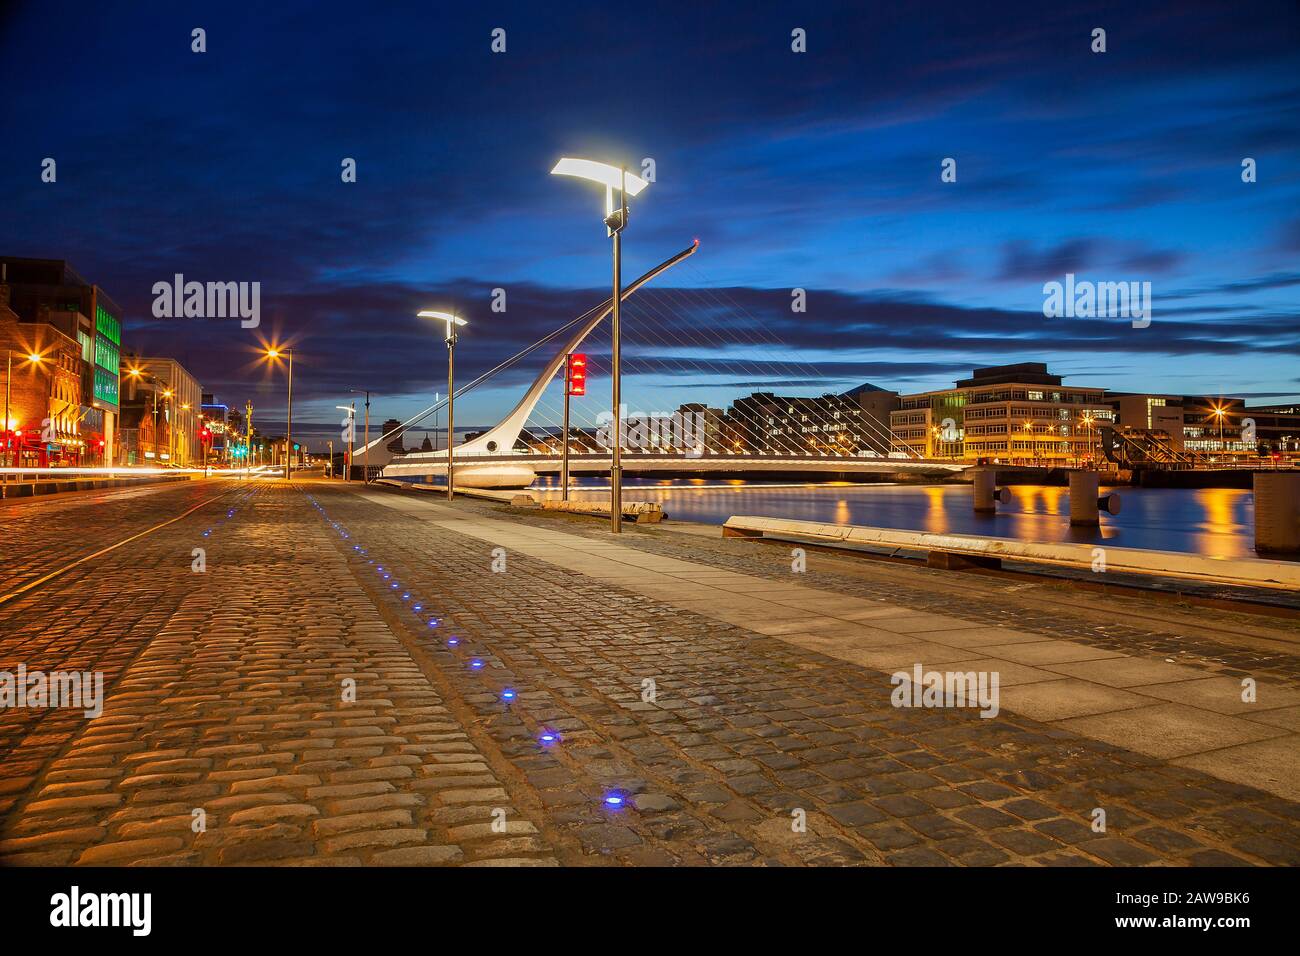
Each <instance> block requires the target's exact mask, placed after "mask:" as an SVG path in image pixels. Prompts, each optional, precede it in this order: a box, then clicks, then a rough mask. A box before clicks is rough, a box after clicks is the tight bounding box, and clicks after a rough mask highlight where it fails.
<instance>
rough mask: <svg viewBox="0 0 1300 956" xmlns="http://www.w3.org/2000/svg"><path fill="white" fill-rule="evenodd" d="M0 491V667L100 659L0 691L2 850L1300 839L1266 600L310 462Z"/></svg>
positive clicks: (793, 860) (322, 856)
mask: <svg viewBox="0 0 1300 956" xmlns="http://www.w3.org/2000/svg"><path fill="white" fill-rule="evenodd" d="M0 518H2V519H3V527H4V528H5V529H6V531H4V532H0V534H4V535H6V538H5V541H4V547H2V548H0V595H13V596H12V597H9V598H7V599H0V672H11V673H12V672H14V671H15V670H16V668H17V667H18V665H19V664H22V665H23V666H24V667H25V668H26V670H27V671H28V672H31V671H37V670H43V671H47V672H48V671H53V670H56V669H60V668H62V669H65V670H67V669H72V668H77V669H81V670H95V671H100V672H102V673H103V675H104V686H105V695H106V700H105V701H104V705H103V713H102V715H101V716H99V717H96V718H93V719H90V718H87V717H85V716H83V714H82V713H81V712H80V711H72V710H68V709H58V710H55V709H46V710H40V709H34V708H31V707H28V708H10V709H6V710H3V711H0V753H2V754H3V762H2V763H0V864H3V865H21V864H26V865H41V864H63V863H80V864H110V865H111V864H129V863H136V862H144V863H173V864H182V865H185V864H217V865H220V864H243V863H255V864H263V863H265V864H276V865H317V864H339V863H343V864H347V863H359V864H375V865H440V864H461V865H556V864H561V865H601V864H622V865H637V864H642V865H647V864H648V865H710V864H724V865H764V864H782V865H798V864H812V865H819V864H820V865H836V864H839V865H843V864H856V865H864V864H865V865H947V864H956V865H995V864H1025V865H1099V864H1100V865H1107V864H1110V865H1126V864H1158V863H1165V864H1173V865H1181V864H1201V865H1215V864H1225V865H1252V864H1253V865H1266V864H1277V865H1294V864H1295V863H1297V862H1300V803H1298V802H1297V801H1300V773H1298V770H1297V768H1298V767H1300V760H1297V756H1298V755H1300V733H1298V731H1300V691H1297V690H1296V677H1297V674H1300V628H1298V627H1297V625H1296V623H1295V622H1294V621H1293V620H1291V619H1273V618H1267V617H1261V616H1256V615H1248V614H1243V613H1238V612H1234V611H1228V610H1213V609H1206V608H1194V609H1193V608H1188V607H1182V606H1179V605H1176V604H1174V603H1173V602H1170V601H1167V600H1164V599H1160V600H1162V601H1164V603H1157V602H1156V600H1155V599H1152V600H1146V599H1141V598H1129V597H1110V596H1107V597H1104V598H1099V597H1097V596H1096V595H1088V594H1082V593H1079V592H1076V591H1072V590H1071V589H1070V588H1069V587H1068V585H1065V584H1062V583H1061V582H1029V583H1026V582H1025V581H1023V580H1016V579H999V578H990V577H976V576H966V575H960V574H953V573H950V572H943V571H937V570H930V569H926V568H922V567H913V566H906V565H898V564H889V563H883V562H875V561H864V560H862V559H860V558H854V557H840V556H832V555H826V554H821V553H816V552H814V553H808V554H807V555H806V556H805V561H806V570H803V571H797V570H796V567H798V566H799V561H798V560H797V558H798V556H796V555H792V553H791V549H790V548H789V547H782V546H776V545H770V544H761V543H755V542H748V541H743V540H735V539H725V540H724V539H722V538H721V537H718V531H717V529H701V528H696V527H692V526H686V527H674V526H673V525H672V524H671V523H667V524H664V525H657V526H656V525H652V526H629V527H628V528H627V529H626V533H625V534H624V535H622V536H621V537H619V538H615V537H613V536H612V535H610V534H609V533H608V532H607V530H606V528H605V525H604V524H603V523H602V522H599V521H594V520H592V519H587V518H582V517H576V516H571V515H559V514H535V513H527V512H518V511H512V510H511V509H509V508H508V507H505V506H503V505H499V504H496V503H493V502H486V501H474V500H468V499H458V500H457V501H456V502H455V503H453V504H451V505H448V504H447V503H446V502H445V501H444V500H442V499H440V498H436V497H434V496H431V495H428V494H422V493H420V492H411V491H405V492H404V491H397V490H390V489H382V488H375V487H371V488H361V487H359V486H349V485H345V484H343V483H340V482H325V481H310V480H304V481H295V482H294V483H293V484H292V486H288V485H286V484H284V483H283V482H269V481H268V482H260V483H259V482H253V483H244V482H237V481H195V482H190V483H187V484H185V485H183V486H179V487H172V486H167V487H160V488H156V489H149V490H148V491H141V490H136V491H133V492H132V493H130V494H127V493H125V492H113V491H105V492H102V493H98V492H97V493H84V494H83V493H77V494H74V495H69V496H61V498H60V500H58V501H49V502H42V501H29V502H21V503H13V504H9V503H5V504H3V505H0ZM173 519H175V520H173ZM164 522H166V523H165V524H164ZM36 527H39V528H40V529H41V531H42V534H41V535H39V536H37V535H35V534H28V533H26V532H25V531H24V530H23V529H28V530H30V529H34V528H36ZM147 529H149V530H148V533H146V534H143V536H141V537H138V538H135V539H134V540H132V541H131V542H130V543H129V544H126V545H123V546H121V547H117V548H113V549H111V550H107V551H103V549H105V548H109V547H110V546H111V545H113V544H115V543H117V542H119V541H121V540H122V539H125V538H127V537H128V536H131V535H134V534H137V533H140V532H144V531H146V530H147ZM195 548H201V549H203V551H204V557H205V569H204V570H203V571H196V570H195V569H194V567H193V564H194V556H193V555H194V549H195ZM100 551H103V553H100V554H99V555H98V556H97V557H94V558H93V559H91V560H87V561H84V562H82V563H80V564H75V565H74V564H73V562H74V561H76V560H78V559H79V558H80V557H84V556H85V555H87V554H90V553H95V552H100ZM65 568H66V570H63V569H65ZM381 569H382V570H381ZM54 570H59V571H61V573H58V574H56V575H55V576H53V577H49V579H48V580H44V582H43V583H39V582H41V581H42V579H43V578H45V577H47V576H48V575H49V574H50V573H51V571H54ZM33 582H38V583H36V584H35V585H34V586H33ZM23 588H26V590H21V589H23ZM417 608H418V609H417ZM915 665H921V669H922V671H935V672H939V673H979V674H984V675H990V674H996V675H997V679H998V687H999V693H998V701H997V704H998V706H997V713H996V716H991V717H987V718H986V717H981V716H980V712H979V709H978V708H976V707H969V706H967V707H959V706H933V707H927V706H922V707H914V706H895V703H896V702H897V699H896V695H895V694H894V691H895V690H896V688H895V686H894V684H893V683H891V674H893V673H894V672H896V671H906V672H909V673H910V672H913V669H914V667H915ZM1245 680H1248V681H1249V682H1250V684H1251V685H1252V690H1253V694H1246V695H1245V696H1244V697H1243V681H1245ZM196 821H201V822H202V826H201V827H199V826H196Z"/></svg>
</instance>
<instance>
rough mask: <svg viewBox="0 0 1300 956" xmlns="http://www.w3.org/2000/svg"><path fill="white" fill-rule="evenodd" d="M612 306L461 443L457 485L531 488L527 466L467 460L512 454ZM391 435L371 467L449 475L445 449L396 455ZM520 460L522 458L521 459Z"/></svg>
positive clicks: (374, 451)
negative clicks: (509, 405) (510, 404)
mask: <svg viewBox="0 0 1300 956" xmlns="http://www.w3.org/2000/svg"><path fill="white" fill-rule="evenodd" d="M699 246H700V241H699V240H698V239H696V240H695V241H694V242H692V243H691V244H690V245H689V246H688V247H687V248H685V249H683V250H682V251H681V252H679V253H677V254H676V255H674V256H671V257H670V258H668V259H665V260H664V261H663V262H661V263H659V265H657V266H655V267H654V268H653V269H651V270H650V271H649V272H647V273H646V274H645V275H643V276H641V277H640V278H639V279H637V280H636V281H634V282H632V283H630V284H628V285H626V286H624V287H623V290H622V294H621V295H620V296H619V299H620V301H626V300H627V298H628V297H629V296H630V295H632V294H633V293H634V292H636V291H637V290H638V289H640V288H641V287H642V286H643V285H645V284H646V283H647V282H649V281H650V280H651V279H653V278H655V277H656V276H659V275H661V274H663V273H664V272H667V271H668V270H669V269H671V268H672V267H673V266H675V265H677V264H678V263H679V262H682V261H683V260H685V259H688V258H690V257H691V256H693V255H694V254H695V250H696V249H698V248H699ZM613 308H614V297H613V296H610V297H609V298H608V299H606V300H605V303H604V305H602V306H601V307H600V308H599V309H598V310H597V311H596V312H595V314H593V315H592V317H591V318H589V319H588V320H587V321H586V322H584V323H583V324H582V325H580V326H579V327H578V330H577V331H576V332H574V333H573V335H572V336H571V337H570V338H569V340H568V341H567V342H565V343H564V347H563V348H561V349H560V351H559V352H557V353H556V354H555V356H554V357H553V358H552V359H551V360H550V361H549V362H548V363H547V364H546V367H545V368H543V369H542V371H541V373H540V374H539V375H538V376H537V378H536V379H535V380H534V381H533V384H532V385H531V386H530V387H529V389H528V391H527V392H525V393H524V396H523V398H521V399H520V400H519V403H518V404H517V405H515V407H514V408H513V409H512V410H511V411H510V414H508V415H506V417H505V418H503V419H502V420H501V422H500V423H499V424H497V425H495V426H494V427H492V428H490V429H489V430H488V431H486V432H484V433H483V434H482V435H479V436H478V437H477V438H475V439H473V440H472V441H467V442H461V443H460V444H457V445H455V447H454V451H455V456H456V480H457V482H458V483H461V482H463V483H465V484H467V485H470V486H477V487H502V488H513V487H525V486H527V485H530V484H532V482H533V479H534V478H535V477H536V473H535V472H534V471H533V469H532V467H531V466H529V465H528V464H527V463H526V462H519V463H517V464H516V463H512V462H482V463H479V464H475V463H473V462H467V461H465V459H469V458H480V457H487V456H491V457H497V456H508V455H512V454H514V447H515V442H516V441H517V440H518V438H519V436H520V434H522V433H523V430H524V424H525V423H526V422H527V421H528V416H529V415H531V414H532V413H533V409H534V408H536V407H537V403H538V402H539V401H540V400H541V398H542V393H544V392H545V391H546V387H547V386H548V385H550V383H551V379H553V378H555V375H556V373H557V372H559V371H560V369H561V368H563V367H564V361H565V357H566V356H567V355H568V354H569V353H570V352H572V351H573V350H574V349H576V348H577V347H578V346H579V345H581V344H582V341H583V339H585V338H586V337H587V336H588V335H590V334H591V333H592V332H593V331H594V330H595V328H596V326H598V325H600V323H601V321H603V320H604V318H605V316H607V315H609V314H610V312H612V311H613ZM460 393H461V389H457V391H456V394H457V396H459V395H460ZM428 411H429V410H426V411H424V412H421V413H420V414H419V415H417V416H416V417H415V418H412V419H411V420H410V421H408V422H405V423H403V424H402V426H401V428H402V429H405V428H406V427H407V426H409V425H411V424H413V423H414V422H417V421H420V420H421V419H423V418H424V416H425V415H427V414H428ZM387 437H388V436H387V435H382V436H380V437H379V438H376V439H375V440H374V441H372V442H371V443H370V445H369V446H368V450H369V454H370V463H371V464H372V465H374V464H377V463H382V464H383V465H384V471H383V473H384V475H385V476H386V477H391V476H394V475H445V474H446V472H447V452H446V450H445V449H440V450H438V451H419V452H412V453H410V454H406V455H400V456H398V455H394V454H393V453H392V452H391V451H389V450H388V448H387V447H386V446H385V444H384V441H385V439H386V438H387ZM366 451H367V448H360V449H358V450H357V451H356V453H355V455H354V456H353V457H354V460H356V459H360V458H362V457H363V456H364V455H365V454H366ZM521 457H522V456H521Z"/></svg>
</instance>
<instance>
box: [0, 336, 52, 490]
mask: <svg viewBox="0 0 1300 956" xmlns="http://www.w3.org/2000/svg"><path fill="white" fill-rule="evenodd" d="M5 351H6V352H7V353H8V355H7V356H6V357H5V420H4V426H5V427H4V438H5V453H4V465H5V467H6V468H8V467H10V460H9V458H10V456H9V445H10V443H11V438H10V433H11V432H12V431H13V430H14V429H13V422H11V421H10V420H9V396H10V392H11V388H10V383H11V382H13V378H14V350H13V349H6V350H5ZM43 361H44V358H43V357H42V355H41V354H40V353H39V352H28V353H27V355H26V356H25V357H24V358H23V364H24V365H40V364H41V362H43ZM5 480H6V481H8V480H9V479H8V476H6V477H5Z"/></svg>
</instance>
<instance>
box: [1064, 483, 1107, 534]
mask: <svg viewBox="0 0 1300 956" xmlns="http://www.w3.org/2000/svg"><path fill="white" fill-rule="evenodd" d="M1099 487H1100V478H1099V476H1098V474H1097V473H1096V472H1095V471H1072V472H1070V524H1072V525H1074V526H1076V527H1077V526H1079V525H1085V526H1091V527H1096V526H1097V525H1099V524H1101V515H1100V511H1099V509H1098V507H1097V505H1098V502H1097V489H1098V488H1099Z"/></svg>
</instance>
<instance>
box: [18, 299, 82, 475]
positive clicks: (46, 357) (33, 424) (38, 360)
mask: <svg viewBox="0 0 1300 956" xmlns="http://www.w3.org/2000/svg"><path fill="white" fill-rule="evenodd" d="M9 299H10V287H9V286H8V285H6V284H0V363H2V365H3V369H4V373H5V375H6V381H5V383H4V389H5V391H4V394H3V395H0V401H2V402H3V403H4V404H3V405H0V425H2V426H3V427H2V428H0V451H3V452H4V454H0V461H3V462H5V463H7V464H9V465H11V466H14V467H24V468H44V467H49V466H64V465H97V464H99V463H100V461H101V459H102V453H103V448H102V446H100V445H99V444H98V443H97V442H96V441H88V440H87V438H86V437H83V434H82V430H81V425H82V423H81V418H82V416H81V373H82V359H81V350H80V348H79V347H78V345H77V342H76V340H74V339H72V338H69V337H68V336H67V335H64V334H63V333H62V332H61V331H59V329H58V328H56V327H55V326H53V325H50V324H48V323H45V322H24V321H23V320H22V318H21V317H20V316H19V315H18V313H16V312H15V311H14V310H13V309H12V308H10V307H9ZM6 415H7V420H6Z"/></svg>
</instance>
